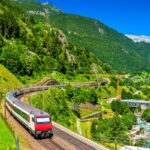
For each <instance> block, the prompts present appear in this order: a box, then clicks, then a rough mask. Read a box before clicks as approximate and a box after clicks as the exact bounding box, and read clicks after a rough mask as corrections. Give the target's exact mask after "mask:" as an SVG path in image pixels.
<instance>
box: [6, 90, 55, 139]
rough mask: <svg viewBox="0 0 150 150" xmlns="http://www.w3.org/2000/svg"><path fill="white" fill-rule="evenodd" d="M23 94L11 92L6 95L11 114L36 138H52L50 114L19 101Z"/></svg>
mask: <svg viewBox="0 0 150 150" xmlns="http://www.w3.org/2000/svg"><path fill="white" fill-rule="evenodd" d="M18 95H21V92H18V91H11V92H9V93H7V95H6V107H7V109H8V110H9V111H10V113H11V114H12V115H13V116H14V117H15V118H16V119H17V120H18V121H19V122H20V123H21V124H22V125H23V126H25V127H26V128H27V129H28V131H29V132H30V133H31V134H32V135H34V136H35V137H36V138H46V137H52V136H53V131H52V121H51V117H50V115H49V114H48V113H46V112H44V111H42V110H40V109H37V108H34V107H32V106H30V105H28V104H25V103H23V102H22V101H20V100H18V99H17V96H18Z"/></svg>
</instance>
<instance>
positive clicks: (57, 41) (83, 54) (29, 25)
mask: <svg viewBox="0 0 150 150" xmlns="http://www.w3.org/2000/svg"><path fill="white" fill-rule="evenodd" d="M29 2H30V1H29ZM31 2H33V1H31ZM22 3H23V1H21V4H22ZM16 4H18V3H15V2H14V1H13V3H10V1H9V0H1V2H0V16H1V17H0V63H1V64H2V65H4V66H5V67H6V68H7V69H8V70H10V71H11V72H12V73H13V74H15V75H16V76H18V77H20V78H22V81H23V83H24V82H25V80H24V79H23V76H25V77H30V76H31V77H37V76H41V75H44V74H46V75H47V74H50V73H52V72H54V71H55V72H60V73H63V74H67V75H68V76H70V75H71V76H75V75H77V74H83V73H93V71H94V72H95V71H96V72H102V73H105V72H109V71H110V68H109V66H107V65H106V64H103V63H102V62H100V61H99V60H98V59H96V57H95V56H94V55H93V54H92V53H91V52H90V51H89V50H88V49H85V48H82V47H79V46H77V45H75V44H70V43H68V40H67V38H66V36H65V35H64V33H63V32H62V31H61V30H60V29H57V28H55V27H52V26H51V25H50V24H43V23H41V22H37V21H36V20H35V19H34V18H33V17H32V15H29V14H28V13H25V12H24V11H23V10H22V8H20V7H18V6H16ZM25 4H26V2H24V5H25ZM38 4H39V3H38ZM19 6H20V3H19Z"/></svg>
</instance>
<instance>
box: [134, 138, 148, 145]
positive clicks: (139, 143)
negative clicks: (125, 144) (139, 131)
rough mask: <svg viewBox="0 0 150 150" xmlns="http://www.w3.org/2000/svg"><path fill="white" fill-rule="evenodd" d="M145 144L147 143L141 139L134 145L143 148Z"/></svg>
mask: <svg viewBox="0 0 150 150" xmlns="http://www.w3.org/2000/svg"><path fill="white" fill-rule="evenodd" d="M146 144H147V141H146V140H145V139H143V138H141V139H138V140H137V141H136V143H135V146H139V147H145V146H146Z"/></svg>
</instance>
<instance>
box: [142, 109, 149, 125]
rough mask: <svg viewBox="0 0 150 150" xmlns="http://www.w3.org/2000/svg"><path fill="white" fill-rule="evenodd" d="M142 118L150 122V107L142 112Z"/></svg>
mask: <svg viewBox="0 0 150 150" xmlns="http://www.w3.org/2000/svg"><path fill="white" fill-rule="evenodd" d="M142 118H143V119H144V120H146V121H147V122H150V107H148V108H147V109H145V110H144V112H143V114H142Z"/></svg>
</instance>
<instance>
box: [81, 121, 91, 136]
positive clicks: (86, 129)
mask: <svg viewBox="0 0 150 150" xmlns="http://www.w3.org/2000/svg"><path fill="white" fill-rule="evenodd" d="M80 125H81V130H82V135H83V136H85V137H86V138H88V139H91V138H92V136H91V125H92V122H91V121H86V122H80Z"/></svg>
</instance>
